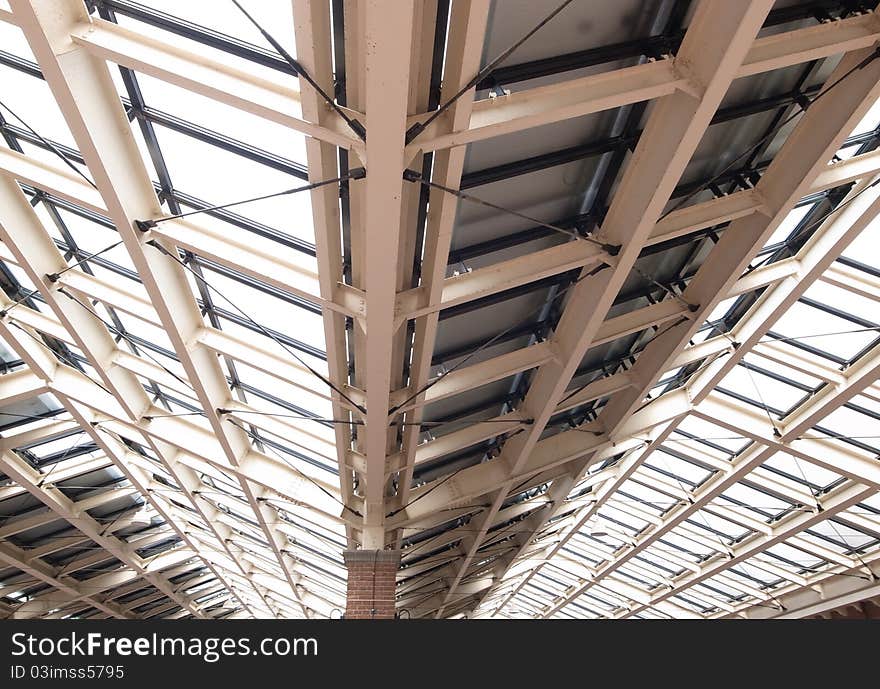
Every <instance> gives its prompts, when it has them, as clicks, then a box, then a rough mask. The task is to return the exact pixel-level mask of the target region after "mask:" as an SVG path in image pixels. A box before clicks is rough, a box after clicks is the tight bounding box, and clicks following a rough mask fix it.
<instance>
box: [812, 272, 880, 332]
mask: <svg viewBox="0 0 880 689" xmlns="http://www.w3.org/2000/svg"><path fill="white" fill-rule="evenodd" d="M804 297H805V298H807V299H812V300H814V301H817V302H821V303H822V304H826V305H828V306H831V307H834V308H837V309H843V310H845V311H846V313H847V314H851V315H853V316H855V317H857V318H861V319H863V320H865V321H871V322H873V323H875V324H876V323H878V321H880V318H878V314H880V308H878V305H877V302H876V301H873V300H871V299H868V298H867V297H864V296H862V295H860V294H855V293H854V292H851V291H850V290H846V289H843V288H841V287H837V286H836V285H830V284H828V283H827V282H822V281H821V280H819V281H817V282H814V283H813V284H812V285H810V287H809V289H807V291H806V292H805V293H804Z"/></svg>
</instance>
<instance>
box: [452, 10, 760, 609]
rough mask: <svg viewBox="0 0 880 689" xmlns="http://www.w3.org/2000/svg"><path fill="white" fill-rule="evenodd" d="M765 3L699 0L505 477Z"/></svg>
mask: <svg viewBox="0 0 880 689" xmlns="http://www.w3.org/2000/svg"><path fill="white" fill-rule="evenodd" d="M771 4H772V3H770V2H765V1H764V0H758V1H755V2H749V3H736V4H730V3H723V2H715V1H713V0H707V1H705V2H702V3H700V5H699V6H698V8H697V11H696V14H695V16H694V18H693V20H692V21H691V24H690V26H689V28H688V31H687V33H686V34H685V38H684V40H683V42H682V46H681V50H680V51H679V53H678V55H677V56H676V58H675V65H676V69H677V70H678V72H679V73H680V74H682V75H685V80H686V81H687V82H688V84H689V86H688V88H687V90H686V91H684V90H683V91H675V92H670V93H669V95H668V96H666V97H664V98H661V99H660V100H658V101H657V104H656V107H655V109H654V110H653V112H652V113H651V115H650V117H649V119H648V122H647V124H646V126H645V133H644V135H643V136H642V137H641V139H640V140H639V144H638V145H637V147H636V150H635V151H634V153H633V157H632V160H631V161H630V164H629V165H628V166H627V168H626V170H625V171H624V173H623V177H622V179H621V182H620V184H619V186H618V189H617V192H616V194H615V197H614V200H613V201H612V203H611V208H610V210H609V212H608V214H607V216H606V218H605V222H604V223H603V225H602V228H601V230H600V231H599V233H598V234H597V237H598V238H599V239H600V240H601V241H603V242H605V243H607V244H618V245H620V247H621V248H620V250H619V253H618V254H617V255H616V256H615V257H614V258H613V259H612V260H610V265H609V267H608V268H606V269H605V270H601V271H599V272H597V273H594V274H592V275H591V274H590V273H588V272H586V271H584V272H583V273H582V275H581V277H582V280H581V281H580V282H579V283H578V284H577V285H576V286H575V287H574V288H573V289H572V292H571V294H570V296H569V299H568V303H567V305H566V306H565V310H564V311H563V315H562V317H561V318H560V321H559V324H558V326H557V328H556V331H555V333H554V336H553V339H554V342H556V343H557V344H558V345H559V347H560V350H561V351H562V352H564V354H563V356H562V358H561V360H560V362H558V363H557V362H556V361H552V362H548V364H545V365H544V366H542V367H540V368H539V369H538V371H537V372H536V373H535V375H534V377H533V380H532V384H531V385H530V387H529V391H528V393H527V395H526V398H525V399H524V401H523V405H522V406H523V408H524V410H525V413H527V414H529V416H530V418H533V419H534V424H533V426H532V427H531V429H529V430H527V431H526V432H525V433H522V434H520V435H519V436H514V437H513V438H511V439H510V440H509V441H508V442H507V443H506V444H505V446H504V449H503V450H502V454H501V457H499V458H498V460H497V461H499V462H504V463H505V465H506V466H508V467H509V470H510V473H511V475H516V474H517V473H518V471H519V469H520V467H521V466H522V465H523V463H524V462H525V461H526V458H527V457H528V456H529V454H530V453H531V450H532V448H533V447H534V444H535V443H536V442H537V440H538V438H539V437H540V434H541V432H542V431H543V429H544V427H545V426H546V424H547V421H548V420H549V419H550V416H551V415H552V413H553V411H554V409H555V408H556V405H557V403H558V402H559V400H560V399H561V398H562V396H563V395H564V393H565V390H566V388H567V386H568V384H569V381H570V380H571V378H572V376H573V375H574V373H575V371H576V370H577V367H578V365H579V364H580V362H581V360H582V358H583V356H584V354H585V353H586V351H587V350H588V349H589V347H590V344H591V343H592V341H593V340H594V338H595V334H596V332H597V330H598V328H599V326H600V325H601V323H602V320H603V319H604V317H605V314H606V313H607V311H608V309H609V308H610V307H611V305H612V303H613V300H614V297H615V296H616V294H617V293H618V292H619V291H620V288H621V286H622V284H623V282H624V280H625V279H626V277H627V276H628V274H629V272H630V269H631V268H632V266H633V264H634V263H635V261H636V259H637V258H638V256H639V253H640V252H641V249H642V247H643V246H644V243H645V241H646V240H647V238H648V236H649V235H650V231H651V230H652V229H653V227H654V226H655V224H656V222H657V220H658V218H659V217H660V214H661V213H662V211H663V207H664V205H665V204H666V202H667V201H668V199H669V196H670V195H671V193H672V190H673V188H674V187H675V184H676V183H677V182H678V180H679V179H680V177H681V174H682V173H683V172H684V168H685V167H686V166H687V164H688V162H689V161H690V158H691V155H692V154H693V151H694V150H695V149H696V147H697V145H698V144H699V142H700V139H701V138H702V136H703V133H704V132H705V130H706V129H707V128H708V126H709V123H710V121H711V119H712V116H713V115H714V114H715V111H716V110H717V109H718V105H719V103H720V102H721V99H722V98H723V97H724V95H725V94H726V93H727V90H728V87H729V86H730V84H731V82H732V81H733V80H734V79H735V78H736V75H737V73H738V71H739V70H740V67H741V65H742V64H743V61H744V60H745V59H746V56H747V54H748V50H749V48H751V47H752V43H753V41H754V40H755V36H756V35H757V33H758V30H759V29H760V28H761V25H762V23H763V21H764V18H765V17H766V15H767V12H768V11H769V10H770V7H771ZM710 35H711V36H712V38H711V39H709V36H710ZM649 64H650V63H649ZM655 64H656V63H655ZM606 262H607V261H606ZM585 315H586V320H585ZM512 485H513V482H510V484H509V485H508V486H506V487H505V488H502V489H501V490H500V491H498V493H497V494H496V495H495V496H494V497H493V500H492V507H490V508H489V510H488V511H487V516H486V518H485V519H484V525H483V527H481V530H480V533H479V534H478V537H477V539H476V540H475V543H474V545H473V546H472V548H471V549H470V551H469V553H468V555H467V556H466V557H465V558H464V560H463V562H462V565H461V567H460V569H459V571H458V573H457V574H456V577H455V578H454V580H453V583H452V586H450V588H449V592H448V594H447V600H449V598H451V596H452V595H454V593H455V588H456V586H457V584H458V583H459V582H460V581H461V579H462V578H463V576H464V574H465V572H466V571H467V568H468V566H469V565H470V563H471V561H472V560H473V558H474V557H475V555H476V551H477V549H478V548H479V544H480V543H481V542H482V539H483V537H484V535H485V526H486V525H488V523H491V519H492V516H493V515H494V513H495V512H497V511H498V509H499V508H500V506H501V504H502V503H503V501H504V499H505V498H506V496H507V493H508V490H509V489H510V488H511V487H512ZM439 614H442V609H441V612H440V613H439Z"/></svg>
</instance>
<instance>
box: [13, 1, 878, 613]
mask: <svg viewBox="0 0 880 689" xmlns="http://www.w3.org/2000/svg"><path fill="white" fill-rule="evenodd" d="M0 20H2V21H0V133H2V138H3V144H4V145H2V146H0V240H2V243H0V286H2V288H3V289H2V294H0V355H2V356H0V359H2V375H0V617H12V618H31V617H43V618H105V617H116V618H183V617H197V618H239V617H244V618H248V617H277V618H328V617H336V616H339V614H340V612H341V611H342V610H343V609H344V608H345V598H346V568H345V564H344V562H343V551H345V550H352V549H356V548H362V549H366V550H383V549H393V550H398V549H399V550H400V553H401V565H400V569H399V571H398V574H397V590H396V599H397V608H398V611H399V612H400V614H401V616H409V617H440V618H447V617H477V618H492V617H513V618H517V617H525V618H704V619H708V618H731V617H748V618H770V617H773V618H787V617H788V618H791V617H810V616H817V615H821V614H823V613H826V612H827V611H830V610H832V609H835V608H838V607H842V606H846V605H849V604H851V603H853V602H855V601H863V600H869V599H874V598H878V597H880V581H878V577H880V494H878V490H880V383H878V374H880V315H878V314H880V309H878V302H880V227H878V224H877V222H876V221H875V219H876V218H877V215H878V211H880V185H878V182H880V151H877V150H876V149H877V146H878V143H880V106H878V105H877V104H876V103H877V98H878V95H880V59H877V58H878V57H880V15H878V11H877V8H876V6H875V3H872V2H862V1H860V0H844V1H840V2H834V1H831V0H812V1H802V2H792V1H789V0H778V1H777V2H773V1H772V0H749V1H748V2H746V1H743V2H727V1H726V0H620V1H619V2H616V3H606V2H598V1H597V0H568V1H567V2H556V1H555V0H554V1H553V2H550V1H549V0H548V1H547V2H527V1H526V0H494V1H492V0H405V1H401V0H293V1H292V2H291V0H266V1H261V2H256V1H252V2H246V1H244V0H242V2H240V3H237V2H233V1H232V0H230V1H229V2H226V1H225V0H224V1H223V2H221V1H219V0H218V1H217V2H208V1H207V0H206V1H205V2H190V3H176V2H172V1H171V0H141V1H140V2H134V1H133V0H89V1H88V2H83V0H0ZM267 34H268V36H267ZM239 202H240V203H239ZM404 613H405V614H404Z"/></svg>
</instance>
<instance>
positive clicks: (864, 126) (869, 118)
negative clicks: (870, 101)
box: [847, 100, 880, 138]
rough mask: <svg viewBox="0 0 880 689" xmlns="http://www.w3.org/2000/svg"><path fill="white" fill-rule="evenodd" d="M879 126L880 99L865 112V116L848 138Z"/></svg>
mask: <svg viewBox="0 0 880 689" xmlns="http://www.w3.org/2000/svg"><path fill="white" fill-rule="evenodd" d="M878 126H880V100H878V101H875V103H874V105H872V106H871V109H870V110H868V112H867V113H865V116H864V117H863V118H862V119H861V120H859V123H858V124H857V125H856V126H855V129H853V130H852V132H850V135H849V137H847V138H850V137H853V136H858V135H859V134H866V133H868V132H872V131H874V130H875V129H877V127H878Z"/></svg>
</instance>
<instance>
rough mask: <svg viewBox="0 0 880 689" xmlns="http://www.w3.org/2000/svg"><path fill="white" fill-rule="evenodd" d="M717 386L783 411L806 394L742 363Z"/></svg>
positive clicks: (760, 404)
mask: <svg viewBox="0 0 880 689" xmlns="http://www.w3.org/2000/svg"><path fill="white" fill-rule="evenodd" d="M718 387H719V388H723V389H725V390H729V391H731V392H734V393H737V394H738V395H742V396H743V397H747V398H749V399H750V400H753V401H754V402H755V403H756V404H758V405H759V406H764V405H765V404H766V405H767V406H768V407H770V408H771V409H778V410H780V411H783V412H784V411H786V410H788V409H791V408H792V407H793V406H794V405H795V404H797V403H798V402H800V401H801V400H802V399H803V398H804V396H805V394H807V393H805V391H804V390H801V389H800V388H798V387H795V386H794V385H789V384H787V383H784V382H782V381H780V380H777V379H776V378H774V377H771V376H769V375H765V374H764V373H762V372H761V371H756V370H751V369H748V368H746V366H745V365H743V364H742V363H739V364H737V365H736V366H734V367H733V368H732V369H731V371H730V373H728V374H727V375H726V376H724V378H723V379H722V380H721V381H720V382H719V384H718Z"/></svg>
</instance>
